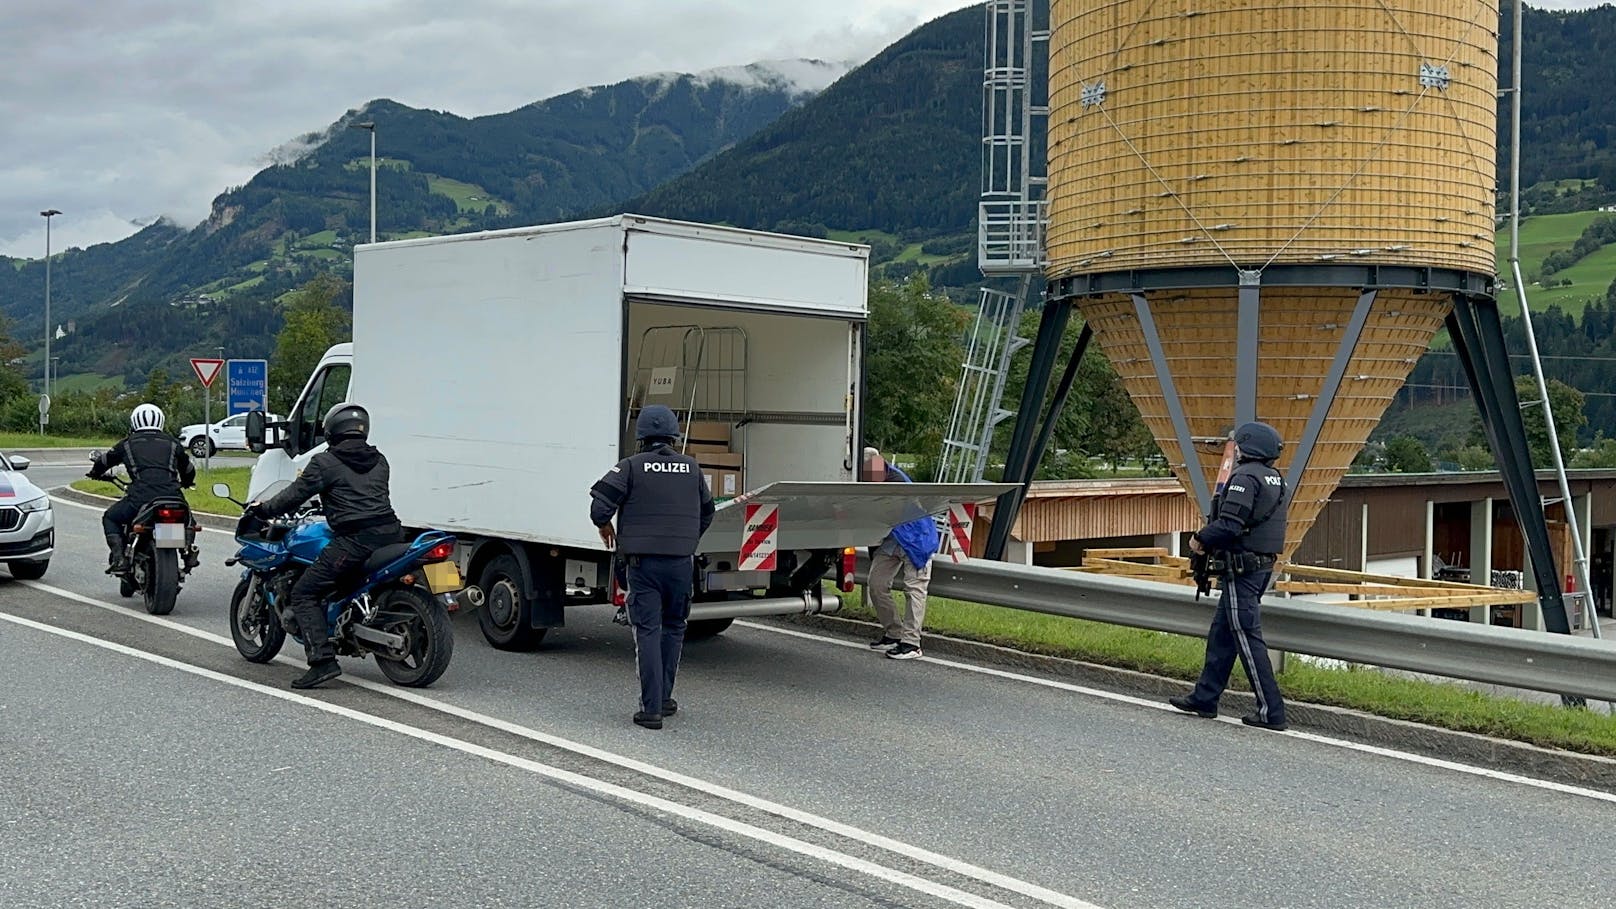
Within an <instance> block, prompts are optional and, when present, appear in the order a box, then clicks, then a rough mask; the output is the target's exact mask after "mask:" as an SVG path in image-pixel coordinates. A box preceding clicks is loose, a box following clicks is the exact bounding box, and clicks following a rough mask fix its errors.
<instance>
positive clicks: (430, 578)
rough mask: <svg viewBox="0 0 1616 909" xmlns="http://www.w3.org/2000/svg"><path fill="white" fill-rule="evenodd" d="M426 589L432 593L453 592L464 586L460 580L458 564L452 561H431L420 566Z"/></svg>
mask: <svg viewBox="0 0 1616 909" xmlns="http://www.w3.org/2000/svg"><path fill="white" fill-rule="evenodd" d="M421 572H422V574H424V575H426V586H427V589H428V590H430V591H432V592H433V593H454V592H455V591H457V590H459V589H460V588H462V587H464V586H466V585H465V582H463V581H461V580H460V566H459V565H456V564H455V563H453V562H432V563H430V564H428V565H424V566H422V568H421Z"/></svg>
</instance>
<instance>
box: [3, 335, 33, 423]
mask: <svg viewBox="0 0 1616 909" xmlns="http://www.w3.org/2000/svg"><path fill="white" fill-rule="evenodd" d="M23 354H24V351H23V348H22V345H21V344H18V343H17V342H15V341H13V340H11V335H10V333H9V332H8V330H7V325H6V318H5V316H3V315H0V408H4V407H5V406H6V405H7V404H10V403H11V402H12V401H14V400H16V399H18V398H24V397H27V396H28V380H27V379H25V378H23V375H22V373H21V372H20V371H18V369H17V368H16V367H15V366H12V365H11V361H13V360H17V359H21V358H22V356H23Z"/></svg>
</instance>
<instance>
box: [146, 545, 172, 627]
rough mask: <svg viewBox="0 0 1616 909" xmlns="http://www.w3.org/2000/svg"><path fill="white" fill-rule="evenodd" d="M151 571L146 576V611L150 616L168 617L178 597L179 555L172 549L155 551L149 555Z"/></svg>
mask: <svg viewBox="0 0 1616 909" xmlns="http://www.w3.org/2000/svg"><path fill="white" fill-rule="evenodd" d="M150 558H151V562H150V565H151V570H150V572H149V573H148V574H147V576H146V589H145V591H144V593H145V600H146V611H147V612H149V613H151V614H152V615H168V614H169V613H171V612H173V611H174V601H175V600H176V599H178V598H179V595H180V554H179V552H178V551H177V550H173V549H157V550H154V551H153V552H152V553H151V556H150Z"/></svg>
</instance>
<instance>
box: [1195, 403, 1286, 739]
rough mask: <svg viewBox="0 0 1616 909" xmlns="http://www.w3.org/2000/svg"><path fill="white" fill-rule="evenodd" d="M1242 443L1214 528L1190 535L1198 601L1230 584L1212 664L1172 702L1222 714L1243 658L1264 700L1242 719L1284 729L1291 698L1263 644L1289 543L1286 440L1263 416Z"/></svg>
mask: <svg viewBox="0 0 1616 909" xmlns="http://www.w3.org/2000/svg"><path fill="white" fill-rule="evenodd" d="M1234 443H1235V446H1236V450H1237V454H1236V459H1237V462H1238V463H1237V464H1236V466H1235V468H1234V471H1233V472H1232V473H1230V475H1229V480H1228V483H1227V484H1226V485H1225V486H1224V489H1223V492H1222V494H1221V495H1220V496H1219V497H1217V498H1215V499H1214V500H1213V503H1212V515H1211V517H1210V519H1209V520H1208V521H1207V524H1206V526H1205V527H1202V528H1201V529H1200V530H1199V531H1197V532H1196V533H1195V535H1194V536H1193V537H1191V538H1190V551H1191V552H1192V553H1193V555H1192V556H1191V557H1190V564H1191V567H1192V569H1193V571H1194V573H1195V582H1196V588H1197V589H1196V599H1200V596H1201V594H1202V593H1207V592H1209V591H1210V590H1211V579H1212V577H1217V578H1218V579H1219V586H1220V587H1221V588H1222V593H1221V595H1220V596H1219V599H1218V611H1217V614H1216V615H1215V616H1214V617H1213V619H1212V628H1211V630H1210V631H1208V632H1207V636H1206V663H1205V665H1204V666H1203V667H1202V669H1201V678H1200V680H1199V681H1198V682H1196V684H1195V690H1194V691H1193V692H1191V693H1190V695H1189V696H1188V697H1175V698H1170V699H1169V700H1168V703H1170V704H1172V705H1173V706H1174V707H1177V708H1178V709H1179V710H1182V711H1184V712H1186V713H1193V714H1196V715H1197V716H1202V717H1207V718H1211V717H1215V716H1217V715H1218V699H1219V698H1221V697H1222V696H1223V690H1224V689H1225V688H1226V687H1228V684H1229V673H1230V672H1231V671H1232V670H1233V669H1234V661H1235V659H1236V657H1238V658H1239V660H1240V663H1241V665H1242V666H1244V667H1245V670H1246V676H1247V677H1248V678H1249V679H1251V687H1252V691H1253V693H1254V694H1255V695H1256V698H1257V709H1256V711H1255V712H1253V713H1251V714H1248V715H1247V716H1245V717H1242V718H1241V720H1242V722H1244V723H1245V724H1246V725H1247V726H1256V727H1259V728H1262V729H1273V730H1281V731H1282V730H1284V729H1286V728H1287V727H1288V726H1289V724H1288V723H1287V722H1286V721H1285V701H1284V699H1283V698H1282V697H1280V694H1279V684H1278V683H1277V682H1276V681H1275V680H1274V667H1273V665H1272V664H1271V663H1270V662H1269V660H1268V647H1267V645H1266V644H1264V643H1263V636H1262V621H1261V617H1260V615H1259V610H1260V608H1261V605H1262V595H1263V591H1265V590H1267V588H1268V582H1269V581H1270V580H1271V579H1272V578H1273V575H1274V563H1275V561H1276V560H1277V559H1278V558H1279V553H1280V551H1281V550H1283V549H1284V548H1285V521H1286V511H1287V504H1288V503H1287V501H1286V500H1287V498H1288V496H1287V494H1286V490H1285V478H1284V477H1282V476H1281V475H1280V473H1279V471H1278V470H1276V469H1275V468H1274V460H1275V459H1277V458H1278V457H1279V452H1280V447H1281V445H1282V444H1283V443H1282V442H1281V441H1280V438H1279V433H1278V432H1276V431H1275V430H1274V428H1273V427H1272V426H1269V425H1268V424H1267V423H1259V422H1251V423H1245V424H1242V425H1241V426H1240V428H1238V429H1236V430H1235V433H1234Z"/></svg>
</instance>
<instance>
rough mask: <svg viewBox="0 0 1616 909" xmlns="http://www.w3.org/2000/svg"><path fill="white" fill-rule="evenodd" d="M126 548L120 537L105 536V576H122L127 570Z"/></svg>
mask: <svg viewBox="0 0 1616 909" xmlns="http://www.w3.org/2000/svg"><path fill="white" fill-rule="evenodd" d="M125 548H126V546H125V544H124V541H123V537H122V536H113V535H112V534H108V535H107V574H123V573H124V572H125V571H128V570H129V563H128V559H127V558H125V556H124V549H125Z"/></svg>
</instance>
